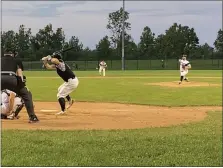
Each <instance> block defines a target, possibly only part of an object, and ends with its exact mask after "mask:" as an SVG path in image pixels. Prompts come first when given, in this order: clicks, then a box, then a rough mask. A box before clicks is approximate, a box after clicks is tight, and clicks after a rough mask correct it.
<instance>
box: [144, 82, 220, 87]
mask: <svg viewBox="0 0 223 168" xmlns="http://www.w3.org/2000/svg"><path fill="white" fill-rule="evenodd" d="M146 85H155V86H164V87H202V86H206V87H215V86H221V85H220V84H213V83H207V82H185V81H183V82H182V83H181V84H179V81H174V82H159V83H146Z"/></svg>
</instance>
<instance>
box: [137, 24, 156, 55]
mask: <svg viewBox="0 0 223 168" xmlns="http://www.w3.org/2000/svg"><path fill="white" fill-rule="evenodd" d="M138 48H139V50H140V51H141V53H140V57H141V58H148V57H153V56H154V55H155V49H154V48H155V34H154V33H152V31H151V29H150V28H149V27H148V26H146V27H144V29H143V32H142V35H141V36H140V42H139V47H138Z"/></svg>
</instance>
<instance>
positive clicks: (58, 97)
mask: <svg viewBox="0 0 223 168" xmlns="http://www.w3.org/2000/svg"><path fill="white" fill-rule="evenodd" d="M65 97H66V96H65V95H63V94H61V93H57V99H60V98H65Z"/></svg>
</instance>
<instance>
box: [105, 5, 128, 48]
mask: <svg viewBox="0 0 223 168" xmlns="http://www.w3.org/2000/svg"><path fill="white" fill-rule="evenodd" d="M123 12H124V28H125V30H124V34H125V35H126V36H127V35H128V34H127V30H130V29H131V24H130V23H129V22H127V20H128V19H129V13H128V12H127V11H124V10H123V8H120V9H119V10H117V11H115V12H112V13H109V15H108V16H109V17H108V24H107V29H109V30H110V31H111V34H112V36H111V41H112V44H113V46H114V48H117V45H118V41H119V40H120V37H121V34H122V25H123V24H122V14H123Z"/></svg>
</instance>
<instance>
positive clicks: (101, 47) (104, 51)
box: [96, 36, 111, 60]
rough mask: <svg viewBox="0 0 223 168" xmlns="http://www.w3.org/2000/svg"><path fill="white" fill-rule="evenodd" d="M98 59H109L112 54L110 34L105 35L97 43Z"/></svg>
mask: <svg viewBox="0 0 223 168" xmlns="http://www.w3.org/2000/svg"><path fill="white" fill-rule="evenodd" d="M96 51H97V55H98V60H101V59H108V58H109V57H110V55H111V43H110V41H109V39H108V36H105V37H103V38H102V39H101V40H100V41H99V43H98V44H97V45H96Z"/></svg>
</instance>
